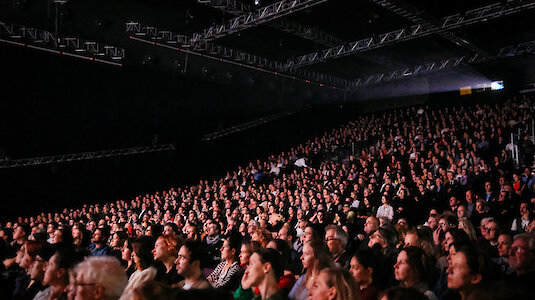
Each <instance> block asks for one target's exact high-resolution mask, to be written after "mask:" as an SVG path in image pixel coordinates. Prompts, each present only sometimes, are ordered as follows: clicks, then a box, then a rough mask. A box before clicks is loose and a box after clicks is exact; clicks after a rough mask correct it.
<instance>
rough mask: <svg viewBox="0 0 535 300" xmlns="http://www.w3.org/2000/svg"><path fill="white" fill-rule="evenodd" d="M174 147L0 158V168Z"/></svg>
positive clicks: (163, 148)
mask: <svg viewBox="0 0 535 300" xmlns="http://www.w3.org/2000/svg"><path fill="white" fill-rule="evenodd" d="M174 149H175V146H174V145H172V144H167V145H157V146H144V147H133V148H124V149H114V150H103V151H96V152H83V153H74V154H65V155H56V156H44V157H34V158H24V159H17V160H0V169H7V168H17V167H28V166H39V165H47V164H55V163H63V162H72V161H80V160H90V159H97V158H105V157H116V156H124V155H134V154H142V153H150V152H160V151H169V150H174Z"/></svg>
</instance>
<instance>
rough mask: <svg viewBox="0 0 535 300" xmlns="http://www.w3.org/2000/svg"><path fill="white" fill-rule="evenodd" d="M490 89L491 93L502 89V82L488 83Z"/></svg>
mask: <svg viewBox="0 0 535 300" xmlns="http://www.w3.org/2000/svg"><path fill="white" fill-rule="evenodd" d="M490 89H491V90H493V91H497V90H501V89H503V81H493V82H491V83H490Z"/></svg>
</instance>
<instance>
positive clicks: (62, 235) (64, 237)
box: [52, 228, 73, 245]
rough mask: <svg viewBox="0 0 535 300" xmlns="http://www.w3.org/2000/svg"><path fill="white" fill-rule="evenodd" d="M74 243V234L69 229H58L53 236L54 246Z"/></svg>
mask: <svg viewBox="0 0 535 300" xmlns="http://www.w3.org/2000/svg"><path fill="white" fill-rule="evenodd" d="M72 242H73V239H72V233H71V231H70V230H68V229H67V228H58V229H56V230H55V231H54V234H53V235H52V244H66V245H71V244H72Z"/></svg>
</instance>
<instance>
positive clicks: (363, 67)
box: [0, 0, 535, 88]
mask: <svg viewBox="0 0 535 300" xmlns="http://www.w3.org/2000/svg"><path fill="white" fill-rule="evenodd" d="M215 1H216V0H198V1H195V0H183V1H170V0H150V1H148V0H147V1H144V0H128V1H125V0H113V1H109V0H93V1H82V0H70V1H68V2H66V3H65V4H54V1H52V0H48V2H47V1H44V0H43V1H37V0H0V21H3V22H6V23H14V24H20V25H25V26H30V27H34V28H39V29H43V30H49V31H51V32H54V30H55V29H54V28H55V22H56V21H58V24H59V25H58V32H59V35H61V36H71V37H78V38H83V39H86V40H92V41H97V42H100V43H104V44H108V45H113V46H118V47H122V48H124V49H125V56H126V58H125V62H124V65H139V64H143V63H145V64H150V65H152V66H149V67H156V68H159V69H169V70H171V69H176V68H180V69H182V68H183V69H184V70H185V71H186V73H187V74H188V73H191V75H192V76H195V75H198V74H197V73H199V72H201V71H200V70H201V69H202V68H204V67H205V66H209V67H210V71H211V72H220V73H221V72H222V73H223V74H227V73H229V72H231V73H230V75H229V77H232V76H233V75H234V77H239V76H236V75H238V74H240V76H241V77H244V76H245V77H246V76H248V75H247V74H251V73H254V72H255V71H251V70H249V69H247V68H236V67H230V66H229V64H228V63H225V62H217V61H216V62H214V61H212V60H209V59H206V58H205V59H202V58H201V59H200V60H197V61H196V62H194V61H191V62H188V63H190V65H186V64H187V63H186V61H185V60H186V59H187V58H186V57H185V55H184V53H181V52H179V51H173V50H171V49H164V48H161V47H157V46H154V45H150V44H144V43H141V42H139V41H135V40H132V39H129V34H127V33H125V23H126V22H129V21H135V22H139V23H141V24H143V25H145V26H153V27H156V28H159V29H161V30H170V31H172V32H175V33H178V34H183V35H187V36H190V35H192V34H193V33H196V32H202V30H203V29H205V28H207V27H210V26H212V25H216V24H222V23H223V22H224V21H226V20H229V19H231V18H233V17H234V16H233V15H231V14H228V13H226V12H224V11H222V10H218V9H216V8H214V7H213V6H211V5H210V4H209V3H210V2H212V3H213V2H215ZM300 1H302V0H300ZM201 2H208V4H207V3H201ZM220 2H226V0H221V1H220ZM252 2H253V0H244V3H245V4H247V5H249V6H250V7H254V8H259V7H263V6H266V5H268V4H272V3H275V1H267V0H261V1H260V4H259V5H258V6H255V5H254V3H252ZM316 2H319V1H316ZM517 2H518V3H521V4H526V5H527V6H529V5H530V3H531V5H532V4H533V1H518V0H513V1H511V0H508V1H496V0H495V1H488V0H477V1H476V0H463V1H461V0H453V1H439V0H426V1H423V0H400V1H394V0H392V1H386V0H385V1H382V0H358V1H356V0H330V1H324V2H322V3H320V4H318V5H314V6H312V7H309V8H306V9H303V10H300V11H297V12H294V13H292V14H289V15H286V16H283V17H281V18H279V19H277V20H279V21H281V20H282V22H291V23H292V24H301V25H302V26H304V27H306V28H310V29H311V32H312V33H314V32H317V31H318V30H320V31H321V32H323V33H326V34H328V35H329V36H330V37H331V38H332V39H333V40H334V41H336V43H339V44H345V43H350V42H353V41H357V40H360V39H364V38H369V37H377V36H379V35H380V34H382V33H386V32H390V31H393V30H397V29H402V28H409V27H410V26H413V25H415V23H414V22H413V21H414V19H413V20H412V21H411V20H409V19H410V18H411V17H418V18H419V20H421V21H424V22H430V23H432V24H439V22H437V21H439V20H440V19H441V18H444V17H447V16H450V15H453V14H463V13H464V12H466V11H468V10H471V9H477V8H480V7H483V6H486V5H490V4H494V3H498V4H500V5H511V3H513V4H516V3H517ZM381 3H383V4H384V3H387V4H391V5H394V6H396V7H400V8H401V9H402V11H403V12H409V13H410V17H409V19H407V18H406V17H402V16H400V15H399V11H398V13H396V12H394V11H392V8H390V9H389V8H385V7H382V6H381V5H380V4H381ZM56 6H57V7H58V8H59V10H58V14H57V18H56V13H55V8H56ZM534 12H535V10H533V9H531V8H530V9H524V10H521V11H519V12H515V13H514V14H511V15H508V16H501V17H498V18H490V19H489V20H487V21H478V22H476V24H471V25H464V26H460V27H458V28H455V29H452V30H449V31H440V33H441V34H431V35H427V36H424V37H418V38H414V39H410V40H408V41H403V42H397V43H391V44H389V45H385V46H384V47H379V48H377V49H372V50H370V51H365V52H361V53H357V54H351V55H347V56H343V57H338V58H331V59H328V60H326V61H323V62H319V63H314V64H312V65H308V66H304V67H301V68H299V70H300V71H315V72H317V73H321V74H327V75H329V76H333V77H336V78H343V79H348V80H356V79H358V78H365V77H366V76H367V75H371V74H379V73H382V72H388V71H392V70H395V69H399V68H405V67H410V66H414V65H418V64H423V63H428V62H433V61H440V60H443V59H448V58H451V57H456V56H462V55H471V54H473V53H474V49H478V50H477V51H480V52H481V53H485V55H487V56H489V57H492V58H493V60H495V58H494V56H495V55H496V54H497V51H498V50H499V49H500V48H501V47H504V46H508V45H516V44H519V43H523V42H529V41H532V40H534V39H535V26H533V16H535V14H534ZM277 20H275V21H271V22H266V23H263V24H260V25H256V26H253V27H252V28H248V29H245V30H241V31H239V32H237V33H233V34H229V35H226V36H224V37H221V38H218V39H216V40H214V41H212V42H213V43H214V44H217V45H221V46H225V47H228V48H232V49H237V50H240V51H244V52H247V53H251V54H255V55H258V56H262V57H265V58H268V59H270V60H272V61H278V62H287V61H288V60H291V59H293V58H295V57H298V56H300V55H304V54H308V53H313V52H316V51H320V50H323V49H326V48H328V47H329V46H328V45H325V44H326V43H324V42H319V41H317V40H316V41H314V40H308V39H304V38H301V37H298V36H296V35H295V34H292V33H287V32H283V31H281V30H278V29H275V28H274V26H272V24H273V23H274V22H277ZM439 27H440V26H439ZM442 32H445V33H447V34H449V35H450V36H453V37H454V38H456V39H462V40H464V41H466V42H467V43H466V44H465V45H461V46H460V45H457V44H455V43H454V42H452V41H451V38H445V37H444V35H443V34H442ZM336 43H334V44H336ZM330 45H331V46H332V45H333V43H331V44H330ZM467 45H468V46H467ZM157 48H159V49H157ZM204 54H206V53H204ZM147 59H149V61H147ZM229 61H231V60H230V59H229ZM500 66H504V67H506V66H507V64H506V63H505V65H500ZM255 67H256V66H255ZM475 67H478V66H475ZM274 71H279V72H280V73H284V74H290V75H292V76H296V77H297V78H298V79H304V80H306V79H309V80H311V81H313V82H318V83H324V84H325V85H326V86H331V87H332V86H335V85H336V84H334V83H332V82H329V79H325V80H324V82H321V80H318V78H317V77H310V78H307V75H303V73H295V72H293V71H292V70H282V71H281V70H274ZM244 74H246V75H244ZM201 75H202V72H201ZM273 76H276V75H273ZM521 80H528V81H529V80H530V79H521ZM290 81H291V80H290ZM237 83H238V84H239V82H237ZM342 88H343V87H342Z"/></svg>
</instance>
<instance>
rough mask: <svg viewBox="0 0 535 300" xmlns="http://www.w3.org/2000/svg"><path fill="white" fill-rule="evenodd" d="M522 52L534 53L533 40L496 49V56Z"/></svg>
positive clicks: (534, 45) (514, 54) (508, 55)
mask: <svg viewBox="0 0 535 300" xmlns="http://www.w3.org/2000/svg"><path fill="white" fill-rule="evenodd" d="M522 54H535V41H530V42H525V43H521V44H518V45H515V46H506V47H503V48H501V49H500V51H498V56H499V57H503V58H505V57H512V56H517V55H522Z"/></svg>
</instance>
